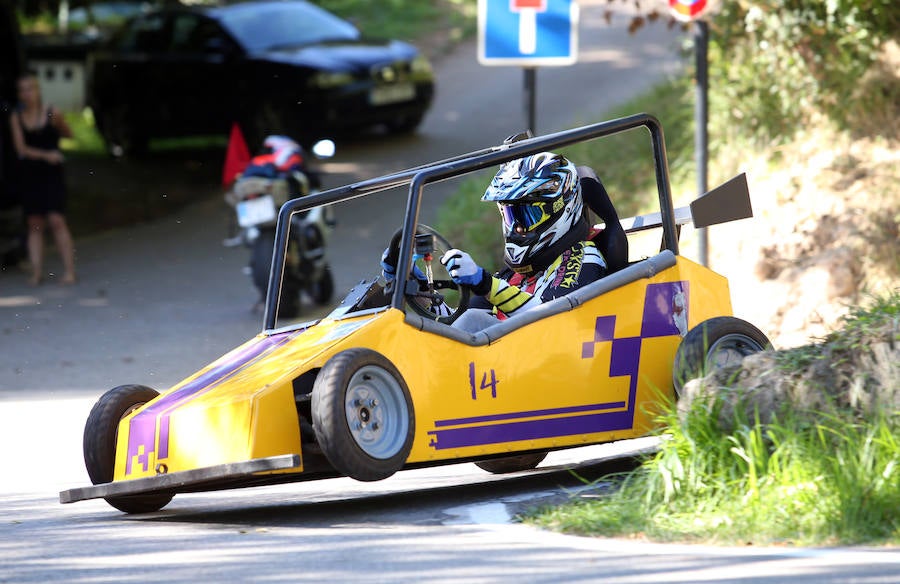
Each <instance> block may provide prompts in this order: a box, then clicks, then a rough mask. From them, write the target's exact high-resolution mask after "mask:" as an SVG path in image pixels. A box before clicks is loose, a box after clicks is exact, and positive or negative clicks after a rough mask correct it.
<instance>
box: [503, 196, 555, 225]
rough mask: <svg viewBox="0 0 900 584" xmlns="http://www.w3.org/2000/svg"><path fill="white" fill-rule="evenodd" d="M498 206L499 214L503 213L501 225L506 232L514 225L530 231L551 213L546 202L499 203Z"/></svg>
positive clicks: (548, 217)
mask: <svg viewBox="0 0 900 584" xmlns="http://www.w3.org/2000/svg"><path fill="white" fill-rule="evenodd" d="M498 206H499V207H500V214H501V215H503V227H504V229H505V230H506V231H507V232H508V231H509V230H511V229H514V228H516V227H520V228H521V229H523V230H525V231H531V230H532V229H534V228H535V227H537V226H539V225H540V224H541V223H543V222H545V221H547V220H548V219H550V215H551V214H550V213H549V211H550V209H549V207H550V205H549V204H548V203H524V204H522V203H520V204H517V205H506V204H503V203H500V204H498Z"/></svg>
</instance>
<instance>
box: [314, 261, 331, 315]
mask: <svg viewBox="0 0 900 584" xmlns="http://www.w3.org/2000/svg"><path fill="white" fill-rule="evenodd" d="M309 290H310V296H312V299H313V302H315V303H316V304H318V305H319V306H324V305H326V304H328V303H329V302H330V301H331V297H332V296H333V295H334V276H332V274H331V266H329V265H328V264H325V267H324V268H323V269H322V275H321V277H320V278H319V279H318V280H316V281H314V282H313V283H312V284H311V285H310V287H309Z"/></svg>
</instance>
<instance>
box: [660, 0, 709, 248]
mask: <svg viewBox="0 0 900 584" xmlns="http://www.w3.org/2000/svg"><path fill="white" fill-rule="evenodd" d="M709 4H710V1H709V0H669V8H670V9H671V11H672V14H673V15H674V16H675V18H677V19H679V20H683V21H686V22H691V21H693V22H694V24H695V28H694V63H695V69H696V73H695V75H696V82H697V83H696V86H695V87H696V90H695V100H694V156H695V157H696V160H697V191H698V193H697V194H698V195H702V194H704V193H705V192H706V191H707V189H708V188H709V185H708V183H709V132H708V126H709V59H708V54H709V24H708V23H707V22H706V21H705V20H703V19H701V18H700V17H701V16H702V15H703V14H704V13H705V12H706V10H707V9H708V8H709ZM706 229H707V228H706V227H701V228H700V229H698V230H697V235H698V239H699V242H698V256H699V257H698V260H699V262H700V264H701V265H703V266H707V265H709V235H708V233H707V231H706Z"/></svg>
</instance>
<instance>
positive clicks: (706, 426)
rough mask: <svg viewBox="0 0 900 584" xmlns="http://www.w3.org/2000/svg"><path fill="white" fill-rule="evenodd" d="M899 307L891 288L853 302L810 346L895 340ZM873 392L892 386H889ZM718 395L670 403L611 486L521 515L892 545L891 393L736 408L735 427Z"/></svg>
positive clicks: (555, 525) (677, 535)
mask: <svg viewBox="0 0 900 584" xmlns="http://www.w3.org/2000/svg"><path fill="white" fill-rule="evenodd" d="M898 312H900V293H897V294H893V295H890V296H888V297H885V298H879V299H876V300H875V301H873V302H872V304H871V306H869V307H867V308H859V309H857V310H855V311H854V312H853V314H851V315H850V316H849V317H848V318H847V320H846V321H845V323H844V326H843V327H842V328H841V329H840V330H838V331H836V332H835V333H834V334H833V335H831V336H830V337H829V338H828V339H826V340H825V341H823V344H827V346H820V347H818V352H819V353H820V354H821V353H829V352H831V351H832V350H847V348H848V347H853V349H850V350H851V351H854V352H857V353H859V352H865V351H866V350H867V347H870V346H871V345H873V344H877V343H879V342H887V343H891V342H893V343H895V344H896V343H898V342H900V327H898ZM794 365H795V366H799V365H800V364H799V363H795V364H794ZM857 369H858V367H857ZM848 385H853V384H852V383H848ZM882 389H883V390H885V391H886V393H887V394H888V395H892V394H893V392H894V391H896V389H897V388H895V387H883V388H882ZM845 390H846V391H847V392H849V391H851V388H849V387H848V388H845ZM722 395H723V394H722V393H721V392H720V393H719V394H717V395H715V396H713V397H711V398H709V399H707V400H705V401H697V402H694V403H693V405H692V407H690V408H689V410H688V412H687V413H682V414H681V415H679V413H678V412H677V411H676V408H675V406H674V404H670V405H669V408H668V410H667V412H666V413H665V414H663V420H662V421H663V422H664V427H665V430H664V431H663V432H662V441H661V446H660V450H659V451H658V453H656V454H655V455H654V456H653V457H651V458H649V459H648V460H647V461H646V462H645V463H644V464H643V466H642V467H641V469H640V470H639V471H638V472H636V473H633V474H631V475H626V476H624V477H618V478H619V484H620V488H619V489H617V490H616V491H614V492H612V493H611V494H609V495H607V496H605V497H603V498H601V499H599V500H598V499H592V500H589V501H588V500H573V501H572V502H571V503H569V504H566V505H563V506H561V507H558V508H553V509H545V510H541V511H538V512H536V513H534V514H532V515H531V516H529V517H528V518H527V521H528V522H530V523H532V524H535V525H538V526H541V527H545V528H549V529H555V530H560V531H565V532H569V533H579V534H586V535H602V536H627V537H632V536H636V535H638V536H640V535H643V536H646V537H648V538H650V539H654V540H659V541H688V542H711V543H723V544H748V543H749V544H753V545H765V544H791V545H835V544H861V543H867V544H883V543H890V544H897V543H900V466H898V465H900V411H898V405H897V401H896V398H893V401H890V400H888V399H885V400H883V401H882V402H881V403H880V405H879V406H878V407H875V408H872V409H869V410H865V409H864V408H861V407H859V406H857V407H853V406H850V405H848V404H847V403H846V402H847V400H842V399H835V400H833V403H832V405H831V406H830V407H826V408H819V409H817V410H816V411H810V410H805V409H804V408H803V407H802V406H800V405H798V403H796V402H790V401H789V402H787V404H786V405H785V407H782V408H781V409H780V410H779V411H778V413H777V415H776V417H775V421H774V422H772V423H768V424H761V423H760V422H759V417H758V416H747V415H746V414H744V413H742V412H746V411H748V410H747V408H741V407H738V408H733V411H734V412H736V413H735V414H734V419H733V420H732V421H731V422H732V423H730V424H727V425H728V426H729V428H733V429H730V430H724V429H723V427H722V426H723V424H720V423H719V415H720V410H721V408H722V405H723V401H722ZM750 411H752V409H751V410H750ZM602 480H608V479H602Z"/></svg>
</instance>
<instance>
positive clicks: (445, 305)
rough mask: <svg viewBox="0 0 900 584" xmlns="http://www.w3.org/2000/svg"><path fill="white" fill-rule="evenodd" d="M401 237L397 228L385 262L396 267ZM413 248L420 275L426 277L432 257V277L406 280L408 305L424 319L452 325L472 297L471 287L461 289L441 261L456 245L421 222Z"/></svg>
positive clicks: (414, 263)
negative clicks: (428, 257) (429, 279)
mask: <svg viewBox="0 0 900 584" xmlns="http://www.w3.org/2000/svg"><path fill="white" fill-rule="evenodd" d="M402 236H403V229H398V230H397V231H396V232H394V236H393V237H392V238H391V243H390V245H389V246H388V256H387V258H386V261H387V262H388V263H389V264H391V265H393V266H396V265H397V261H398V258H399V257H400V240H401V239H402ZM414 246H415V249H413V266H415V267H418V268H419V270H420V271H421V273H424V274H427V273H428V272H427V268H426V261H427V260H426V254H428V255H430V257H431V260H430V264H431V269H432V273H433V278H432V279H431V281H430V282H429V281H427V280H420V279H418V278H416V277H413V275H412V274H410V275H409V277H408V278H407V282H406V290H405V291H404V293H403V296H404V297H405V298H406V304H407V306H409V308H410V309H411V310H412V311H413V312H415V313H416V314H418V315H419V316H421V317H423V318H428V319H431V320H434V321H437V322H442V323H444V324H451V323H453V321H455V320H456V319H457V318H459V317H460V315H462V313H463V312H465V311H466V309H468V307H469V297H470V296H471V294H472V291H471V290H470V289H469V287H468V286H459V285H458V284H456V283H455V282H454V281H453V280H452V279H450V274H449V273H447V269H446V268H445V267H444V265H443V264H442V263H441V262H440V258H441V256H443V255H444V254H445V253H446V252H448V251H450V250H451V249H453V246H452V245H450V242H448V241H447V239H446V238H445V237H444V236H443V235H441V234H440V233H438V232H437V231H436V230H434V229H433V228H431V227H429V226H428V225H425V224H422V223H419V224H418V225H416V242H414ZM398 280H399V278H398ZM395 281H397V280H395Z"/></svg>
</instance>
